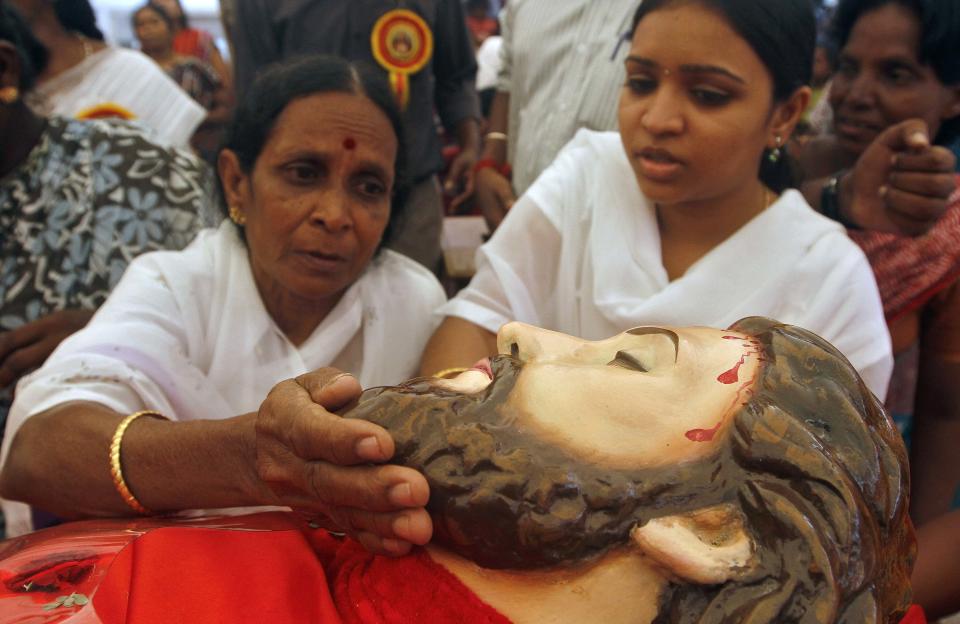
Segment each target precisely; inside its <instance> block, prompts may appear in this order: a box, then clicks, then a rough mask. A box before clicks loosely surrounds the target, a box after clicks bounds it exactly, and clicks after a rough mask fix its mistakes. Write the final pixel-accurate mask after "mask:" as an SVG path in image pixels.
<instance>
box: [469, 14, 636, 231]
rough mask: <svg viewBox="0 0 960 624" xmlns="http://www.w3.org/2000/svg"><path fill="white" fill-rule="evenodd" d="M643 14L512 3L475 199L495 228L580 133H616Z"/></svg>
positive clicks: (504, 18)
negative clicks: (633, 37) (637, 21)
mask: <svg viewBox="0 0 960 624" xmlns="http://www.w3.org/2000/svg"><path fill="white" fill-rule="evenodd" d="M638 6H640V0H604V1H603V2H599V1H597V0H592V1H591V0H510V2H509V3H508V4H507V6H506V8H505V9H504V10H503V11H502V12H501V14H500V29H501V35H502V36H503V44H502V46H501V48H500V62H501V66H500V73H499V77H498V80H497V94H496V96H495V97H494V100H493V105H492V107H491V111H490V124H489V128H488V129H489V132H488V133H487V135H486V140H485V142H484V146H483V155H482V157H481V159H480V165H479V167H478V169H479V171H478V172H477V182H476V188H475V190H476V194H475V195H474V199H475V201H477V202H478V204H479V205H480V208H481V209H482V210H483V213H484V215H485V216H486V217H487V220H488V222H489V224H490V225H491V227H495V226H496V225H497V224H499V222H500V220H501V219H502V218H503V216H504V215H505V214H506V211H507V210H508V209H509V207H510V205H512V203H513V200H514V198H515V197H517V196H519V195H522V194H523V192H524V191H526V190H527V187H529V186H530V185H531V184H532V183H533V181H534V180H535V179H536V178H537V176H539V175H540V173H541V172H542V171H543V170H544V169H545V168H546V167H547V165H549V164H550V163H551V162H552V161H553V159H554V157H555V156H556V155H557V153H558V152H559V151H560V148H562V147H563V146H564V145H565V144H566V143H567V141H569V140H570V139H572V138H573V135H574V134H576V132H577V130H578V129H580V128H590V129H591V130H616V129H617V102H618V100H619V98H620V87H621V86H622V85H623V81H624V69H623V60H624V58H626V55H627V51H628V50H629V49H630V42H629V41H628V40H627V39H626V37H627V31H628V30H629V28H630V25H631V21H632V19H633V14H634V13H635V12H636V10H637V7H638ZM507 163H509V167H508V166H505V165H506V164H507ZM511 167H512V174H513V179H512V184H511V180H509V179H508V175H507V174H508V171H509V169H510V168H511Z"/></svg>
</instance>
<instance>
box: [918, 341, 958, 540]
mask: <svg viewBox="0 0 960 624" xmlns="http://www.w3.org/2000/svg"><path fill="white" fill-rule="evenodd" d="M923 352H924V348H923V347H921V354H923ZM958 379H960V364H956V363H952V362H949V361H946V360H944V359H941V358H937V357H923V355H921V362H920V370H919V375H918V383H917V399H916V410H915V413H914V416H913V419H914V431H913V439H912V448H911V500H910V510H911V516H912V517H913V521H914V522H915V523H916V524H918V525H920V524H923V523H925V522H928V521H930V520H932V519H933V518H935V517H937V516H939V515H941V514H943V513H946V512H947V511H948V510H949V509H950V507H951V503H952V502H953V498H954V495H955V492H956V491H957V488H958V487H960V462H958V461H956V456H957V449H958V448H960V387H958V386H960V384H958V383H957V380H958Z"/></svg>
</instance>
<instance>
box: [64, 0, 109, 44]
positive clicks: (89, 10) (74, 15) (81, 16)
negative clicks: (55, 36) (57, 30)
mask: <svg viewBox="0 0 960 624" xmlns="http://www.w3.org/2000/svg"><path fill="white" fill-rule="evenodd" d="M53 10H54V12H55V13H56V14H57V21H58V22H60V25H61V26H63V27H64V28H65V29H66V30H69V31H70V32H75V33H80V34H81V35H83V36H84V37H89V38H90V39H96V40H97V41H103V32H101V30H100V28H99V27H98V26H97V15H96V13H94V12H93V7H92V6H90V2H89V1H88V0H53Z"/></svg>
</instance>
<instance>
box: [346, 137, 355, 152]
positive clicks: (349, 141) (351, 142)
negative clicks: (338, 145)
mask: <svg viewBox="0 0 960 624" xmlns="http://www.w3.org/2000/svg"><path fill="white" fill-rule="evenodd" d="M356 148H357V141H356V139H354V138H353V137H347V138H345V139H344V140H343V149H345V150H354V149H356Z"/></svg>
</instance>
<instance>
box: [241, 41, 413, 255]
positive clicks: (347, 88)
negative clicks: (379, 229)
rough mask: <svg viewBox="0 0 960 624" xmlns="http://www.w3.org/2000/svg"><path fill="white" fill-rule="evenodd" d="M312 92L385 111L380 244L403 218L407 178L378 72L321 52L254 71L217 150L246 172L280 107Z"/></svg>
mask: <svg viewBox="0 0 960 624" xmlns="http://www.w3.org/2000/svg"><path fill="white" fill-rule="evenodd" d="M318 93H352V94H356V95H362V96H364V97H366V98H368V99H369V100H370V101H371V102H373V104H374V105H375V106H376V107H377V108H379V109H380V111H381V112H383V114H384V115H386V117H387V119H388V120H389V121H390V125H391V126H392V128H393V132H394V134H395V135H396V137H397V156H396V160H395V161H394V171H395V175H394V192H393V201H392V202H391V203H392V205H391V211H390V221H389V222H388V223H387V227H386V229H385V230H384V232H383V238H382V243H381V246H382V245H383V244H385V243H388V242H389V241H390V239H391V236H392V234H393V232H394V230H395V229H396V223H397V222H398V221H399V220H400V219H401V218H402V216H403V215H402V214H401V211H402V209H403V205H404V203H405V202H404V199H405V197H406V193H407V190H408V188H409V180H408V178H407V171H406V168H407V163H406V154H407V149H406V141H405V137H404V132H403V120H402V118H401V115H400V109H399V108H398V107H397V103H396V100H395V99H394V95H393V91H392V90H391V89H390V85H389V84H387V82H386V80H385V79H384V78H383V77H382V76H381V75H379V74H378V73H376V72H374V71H373V70H371V69H369V68H367V67H365V66H363V65H361V64H356V63H351V62H349V61H346V60H344V59H342V58H339V57H334V56H326V55H310V56H301V57H297V58H293V59H289V60H286V61H283V62H281V63H277V64H275V65H271V66H269V67H267V68H266V69H265V70H264V71H263V72H261V73H260V74H258V76H257V78H256V80H254V82H253V85H252V86H251V87H250V90H249V91H248V92H247V94H246V96H245V97H244V98H243V99H242V100H241V102H240V103H239V105H238V106H237V109H236V111H235V112H234V116H233V120H232V121H231V123H230V125H229V127H228V128H227V132H226V137H225V139H224V143H223V148H224V149H229V150H231V151H232V152H234V153H235V154H236V155H237V159H238V160H239V161H240V166H241V167H242V168H243V170H244V171H245V172H248V173H249V172H250V171H252V170H253V167H254V165H255V164H256V162H257V158H259V157H260V152H261V151H263V146H264V145H265V144H266V142H267V139H268V137H269V136H270V132H271V131H272V130H273V125H274V123H275V122H276V120H277V117H279V116H280V114H281V113H282V112H283V110H284V109H285V108H286V107H287V106H288V105H289V104H290V103H291V102H292V101H294V100H296V99H298V98H302V97H307V96H309V95H314V94H318Z"/></svg>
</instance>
